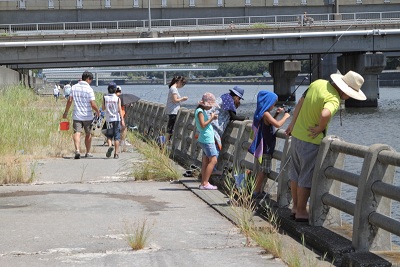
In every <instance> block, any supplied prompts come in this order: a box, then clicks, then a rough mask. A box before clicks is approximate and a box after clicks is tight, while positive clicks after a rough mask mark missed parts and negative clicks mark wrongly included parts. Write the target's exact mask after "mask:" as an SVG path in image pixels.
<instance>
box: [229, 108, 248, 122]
mask: <svg viewBox="0 0 400 267" xmlns="http://www.w3.org/2000/svg"><path fill="white" fill-rule="evenodd" d="M229 117H230V118H231V120H233V121H244V120H245V119H246V117H245V116H238V115H236V112H234V111H232V110H229Z"/></svg>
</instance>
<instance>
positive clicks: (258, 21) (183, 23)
mask: <svg viewBox="0 0 400 267" xmlns="http://www.w3.org/2000/svg"><path fill="white" fill-rule="evenodd" d="M307 18H308V19H307V21H305V20H304V14H298V15H276V16H244V17H209V18H180V19H153V20H151V21H150V22H151V23H149V21H148V20H122V21H85V22H59V23H23V24H0V35H1V33H3V34H9V35H11V34H12V35H46V34H61V33H63V34H68V33H73V34H79V33H81V34H87V33H108V32H126V31H129V32H139V33H140V32H144V31H149V30H151V31H163V30H211V29H231V30H233V29H245V28H249V27H250V28H251V27H253V28H281V27H299V26H340V25H343V26H344V25H363V24H374V25H380V24H398V23H400V11H393V12H363V13H340V14H335V13H326V14H307Z"/></svg>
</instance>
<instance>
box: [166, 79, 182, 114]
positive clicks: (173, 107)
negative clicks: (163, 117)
mask: <svg viewBox="0 0 400 267" xmlns="http://www.w3.org/2000/svg"><path fill="white" fill-rule="evenodd" d="M175 94H176V96H177V97H178V98H181V96H180V94H179V92H178V88H176V87H175V86H171V87H170V88H169V92H168V98H167V104H166V105H165V114H167V115H171V114H178V111H179V108H180V107H181V104H180V103H179V102H177V103H174V100H173V97H174V95H175Z"/></svg>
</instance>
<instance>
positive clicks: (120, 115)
mask: <svg viewBox="0 0 400 267" xmlns="http://www.w3.org/2000/svg"><path fill="white" fill-rule="evenodd" d="M118 113H119V117H120V118H121V125H122V127H125V121H124V118H123V117H122V106H121V99H119V98H118Z"/></svg>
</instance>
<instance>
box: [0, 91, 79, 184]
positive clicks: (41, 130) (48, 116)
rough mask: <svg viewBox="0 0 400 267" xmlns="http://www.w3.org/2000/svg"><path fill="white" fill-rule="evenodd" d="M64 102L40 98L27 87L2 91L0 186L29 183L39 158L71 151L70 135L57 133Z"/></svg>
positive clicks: (0, 96)
mask: <svg viewBox="0 0 400 267" xmlns="http://www.w3.org/2000/svg"><path fill="white" fill-rule="evenodd" d="M64 108H65V101H61V100H59V101H58V102H56V101H54V98H52V97H39V96H38V95H36V94H35V93H34V92H33V90H32V89H29V88H26V87H24V86H8V87H4V88H2V89H0V110H1V112H0V125H2V134H1V135H0V144H1V146H0V155H1V157H0V166H1V170H0V183H2V184H4V183H29V182H31V181H32V180H33V178H34V169H35V167H34V166H31V165H30V164H29V162H32V161H34V160H35V159H37V158H46V157H58V156H62V155H64V154H65V153H67V150H66V148H72V140H71V133H70V132H64V131H58V125H59V122H60V120H61V116H62V113H63V109H64Z"/></svg>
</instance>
